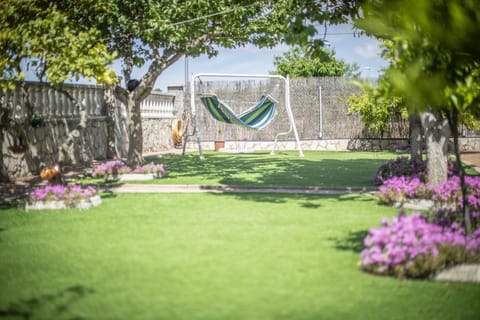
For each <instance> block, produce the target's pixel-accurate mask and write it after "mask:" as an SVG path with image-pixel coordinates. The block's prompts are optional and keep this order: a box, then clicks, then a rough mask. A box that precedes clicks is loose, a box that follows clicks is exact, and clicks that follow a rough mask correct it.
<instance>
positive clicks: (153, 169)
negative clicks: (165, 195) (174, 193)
mask: <svg viewBox="0 0 480 320" xmlns="http://www.w3.org/2000/svg"><path fill="white" fill-rule="evenodd" d="M133 172H135V173H154V174H156V175H157V176H159V177H164V176H166V175H167V166H166V165H165V164H163V163H161V164H155V163H154V162H150V163H147V164H145V165H143V166H136V167H135V168H134V169H133Z"/></svg>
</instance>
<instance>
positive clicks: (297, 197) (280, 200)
mask: <svg viewBox="0 0 480 320" xmlns="http://www.w3.org/2000/svg"><path fill="white" fill-rule="evenodd" d="M211 194H212V195H214V196H217V197H232V198H235V199H237V200H243V201H252V202H266V203H271V204H284V203H287V202H289V201H297V202H299V204H300V206H301V207H303V208H307V209H319V208H321V207H322V200H330V201H332V200H333V201H338V202H344V201H362V202H372V203H376V201H377V200H376V199H375V198H373V197H368V196H365V195H362V194H355V193H351V194H302V193H260V192H227V193H211Z"/></svg>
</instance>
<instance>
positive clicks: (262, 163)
mask: <svg viewBox="0 0 480 320" xmlns="http://www.w3.org/2000/svg"><path fill="white" fill-rule="evenodd" d="M397 156H398V155H397V154H395V153H389V152H326V151H324V152H318V151H317V152H312V151H310V152H308V151H307V152H305V157H303V158H300V157H299V156H298V153H297V152H278V153H277V154H276V155H270V154H269V153H267V152H263V153H262V152H256V153H246V154H229V153H221V152H220V153H219V152H206V153H205V159H204V160H200V159H199V157H198V153H196V152H195V153H188V154H187V155H186V156H184V157H182V156H181V155H167V156H163V157H161V158H155V159H153V160H154V161H155V162H159V163H165V164H166V165H167V167H168V170H169V174H168V175H167V177H165V178H162V179H158V180H155V181H153V182H150V183H160V184H200V185H235V186H248V185H255V186H319V187H363V186H373V184H372V183H371V181H370V178H371V177H372V176H373V174H374V173H375V172H376V171H377V169H378V167H379V166H380V165H381V164H382V163H383V162H385V161H386V160H389V159H393V158H396V157H397ZM142 183H145V182H142Z"/></svg>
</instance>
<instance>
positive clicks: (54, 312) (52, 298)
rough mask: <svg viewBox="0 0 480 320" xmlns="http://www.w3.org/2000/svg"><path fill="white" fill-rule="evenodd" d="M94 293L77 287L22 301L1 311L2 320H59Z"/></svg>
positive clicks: (79, 319) (77, 319)
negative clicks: (12, 319)
mask: <svg viewBox="0 0 480 320" xmlns="http://www.w3.org/2000/svg"><path fill="white" fill-rule="evenodd" d="M93 293H95V291H94V290H93V289H89V288H86V287H84V286H80V285H77V286H72V287H68V288H66V289H63V290H61V291H59V292H57V293H52V294H44V295H42V296H40V297H34V298H31V299H28V300H20V301H18V302H13V303H11V304H10V305H9V306H8V307H7V308H6V309H1V310H0V319H1V318H4V319H11V318H14V319H58V317H60V316H61V315H62V314H63V313H65V312H66V311H68V309H69V307H70V306H71V305H72V304H74V303H75V302H77V301H79V300H80V299H82V298H84V297H85V296H87V295H89V294H93ZM45 313H48V314H45ZM70 319H76V320H81V319H84V318H82V317H73V318H70Z"/></svg>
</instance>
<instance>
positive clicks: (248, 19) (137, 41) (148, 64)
mask: <svg viewBox="0 0 480 320" xmlns="http://www.w3.org/2000/svg"><path fill="white" fill-rule="evenodd" d="M290 6H291V2H290V1H277V2H271V1H230V0H219V1H214V2H213V1H208V0H196V1H158V0H139V1H128V0H127V1H125V0H122V1H120V0H112V1H110V2H109V10H108V12H105V14H104V15H103V16H97V17H94V18H92V19H90V20H88V21H86V23H87V24H91V25H95V26H96V27H97V28H98V29H99V30H100V31H101V33H102V39H103V41H104V43H105V44H106V45H108V46H109V48H110V51H111V52H117V53H118V55H119V59H120V62H121V65H122V72H121V74H119V75H118V76H119V77H120V76H121V77H122V78H123V86H117V87H116V88H115V91H114V92H115V95H116V97H117V99H119V100H120V101H122V102H123V103H124V104H125V105H126V106H127V114H128V117H129V120H128V129H129V130H128V131H129V151H128V156H127V162H128V163H129V164H131V165H133V164H138V163H141V162H143V157H142V144H143V138H142V123H141V117H140V103H141V101H142V100H144V99H145V98H146V97H147V96H148V95H149V94H150V92H151V90H152V89H153V87H154V84H155V81H156V80H157V78H158V77H159V76H160V75H161V74H162V72H163V71H164V70H165V69H167V68H168V67H169V66H171V65H172V64H173V63H175V62H176V61H178V60H179V59H180V58H181V57H183V56H184V55H188V56H199V55H202V54H206V55H208V56H214V55H216V54H217V53H218V49H219V48H220V47H226V48H235V47H238V46H243V45H246V44H248V43H252V44H254V45H257V46H260V47H270V46H273V45H275V44H277V43H278V42H279V41H281V40H282V35H283V34H285V32H286V30H287V25H288V23H286V22H288V21H289V20H291V19H292V16H291V12H292V11H291V10H290V9H291V7H290ZM232 63H234V62H232ZM138 67H142V68H143V70H146V72H145V73H144V74H143V75H142V76H141V77H140V78H139V79H132V74H133V71H134V69H135V68H138Z"/></svg>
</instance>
